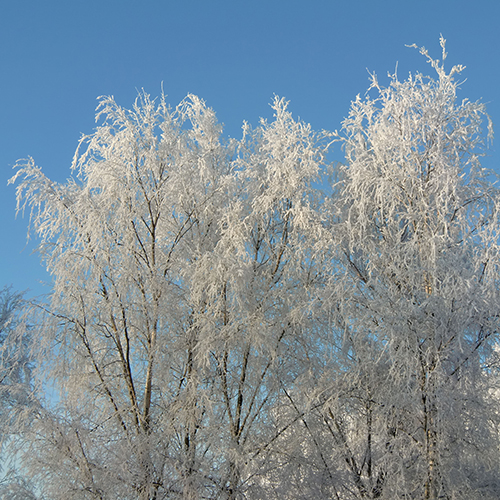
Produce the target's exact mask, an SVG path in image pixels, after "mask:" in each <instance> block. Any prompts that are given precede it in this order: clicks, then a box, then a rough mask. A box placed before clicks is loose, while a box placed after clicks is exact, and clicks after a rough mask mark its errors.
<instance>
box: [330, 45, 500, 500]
mask: <svg viewBox="0 0 500 500" xmlns="http://www.w3.org/2000/svg"><path fill="white" fill-rule="evenodd" d="M441 46H442V49H443V53H442V61H438V60H435V59H432V58H431V57H430V56H429V55H428V53H427V51H426V50H425V49H422V50H421V52H422V54H423V55H424V56H425V57H426V58H427V60H428V62H429V64H430V66H431V68H432V70H433V71H434V72H435V73H436V74H437V78H436V79H434V78H431V77H425V76H423V75H422V74H416V75H410V76H409V78H408V79H407V80H405V81H403V82H401V81H399V79H398V77H397V75H393V76H392V78H391V82H390V85H389V87H382V86H381V85H380V84H379V82H378V80H377V78H376V77H375V76H373V77H372V84H371V87H370V93H369V94H368V97H367V98H366V99H361V98H359V97H358V98H357V99H356V100H355V101H354V102H353V103H352V107H351V111H350V114H349V116H348V117H347V118H346V120H345V121H344V124H343V131H344V134H345V136H344V137H345V143H344V147H345V153H346V162H345V163H344V164H343V165H341V166H340V172H339V175H340V177H341V184H340V186H339V193H340V196H339V201H338V203H337V204H335V206H334V208H333V212H334V213H335V215H336V217H338V219H337V221H339V222H338V223H336V221H335V220H332V219H330V220H331V221H332V227H333V228H334V231H335V232H336V233H337V236H338V239H337V241H338V245H339V248H340V249H341V255H339V260H338V263H337V264H336V271H337V273H336V276H337V277H338V278H341V279H338V281H337V282H336V283H334V284H333V285H332V296H333V297H334V301H333V304H334V307H335V313H336V318H337V324H336V326H337V328H338V329H339V334H341V335H342V341H341V343H342V349H340V350H339V355H338V357H337V360H336V361H340V362H341V363H340V364H339V365H338V368H336V372H335V373H334V374H332V375H331V376H333V377H334V378H335V382H334V384H333V385H332V392H331V394H328V391H327V392H325V393H323V395H322V396H323V397H325V398H326V399H325V406H324V407H323V409H322V414H321V416H322V419H323V422H324V425H325V427H326V429H325V432H326V433H327V434H330V436H331V439H332V440H333V442H334V443H335V446H336V447H337V449H339V450H340V451H339V454H340V456H343V462H344V465H345V466H346V474H347V477H348V478H349V481H348V483H350V491H351V494H352V496H353V497H355V498H403V497H404V498H422V499H426V500H428V499H436V498H450V499H451V498H485V497H488V498H496V497H497V496H498V492H499V489H498V488H499V484H498V480H497V478H498V477H499V476H498V462H497V458H496V456H497V455H496V454H497V451H498V434H497V429H498V427H496V426H497V422H496V420H497V418H498V401H494V400H492V398H491V393H490V392H489V388H490V387H491V384H492V380H493V379H490V378H489V374H488V369H487V366H488V359H489V357H490V356H491V352H492V351H491V348H492V346H493V345H494V344H495V342H497V341H498V328H499V324H498V314H497V311H498V299H499V296H498V272H499V260H498V256H499V246H498V234H499V233H498V230H499V226H498V223H499V220H498V215H499V195H498V189H497V188H496V187H495V186H494V184H492V182H491V179H492V178H493V177H494V176H493V174H492V173H491V172H488V171H486V170H485V169H483V168H482V167H481V164H480V157H481V155H482V154H483V151H484V150H483V149H482V147H483V146H484V139H485V134H484V133H483V132H482V129H481V122H482V119H483V118H485V119H486V123H487V130H488V138H490V139H491V137H492V129H491V123H490V121H489V117H488V116H487V115H486V113H485V107H484V105H483V104H482V103H480V102H469V101H467V100H464V101H462V102H459V101H458V100H457V96H456V94H457V89H458V83H457V81H456V78H457V76H458V75H459V74H460V72H461V71H462V70H463V68H462V67H461V66H455V67H453V68H452V69H451V70H450V71H449V72H447V71H446V70H445V68H444V61H445V59H446V53H445V41H444V40H443V39H441ZM373 93H375V97H374V98H372V97H370V96H371V94H373ZM334 237H335V235H333V236H332V238H334ZM339 271H341V274H340V275H339V274H338V272H339ZM479 471H481V472H479Z"/></svg>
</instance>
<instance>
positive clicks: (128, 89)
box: [0, 0, 500, 294]
mask: <svg viewBox="0 0 500 500" xmlns="http://www.w3.org/2000/svg"><path fill="white" fill-rule="evenodd" d="M499 24H500V1H499V0H474V1H471V0H419V1H410V0H389V1H384V0H378V1H375V0H343V1H340V0H338V1H336V0H329V1H326V0H307V1H305V0H303V1H294V0H274V1H273V0H266V1H263V0H252V1H241V0H155V1H153V0H140V1H139V0H58V1H53V0H43V1H42V0H15V1H14V0H10V1H8V0H7V1H4V2H2V6H1V8H0V40H1V41H0V70H1V78H0V99H1V113H0V173H1V177H2V179H3V180H1V182H0V203H1V210H2V218H1V222H0V223H1V236H2V237H1V239H0V258H1V268H0V287H2V286H3V285H6V284H12V285H13V286H14V288H16V289H18V290H22V289H26V288H30V289H31V290H32V294H35V293H36V294H38V293H42V292H43V291H44V289H43V288H42V287H41V286H40V285H39V284H38V282H39V281H40V280H47V279H48V277H47V275H46V274H45V272H44V269H43V268H42V267H41V266H40V264H39V262H38V257H37V256H36V255H32V254H31V250H32V248H33V245H32V244H30V245H28V246H26V227H27V219H26V218H24V219H23V218H21V217H18V218H17V219H15V217H14V212H15V189H14V188H13V186H7V180H8V178H9V177H10V176H11V175H12V174H13V171H12V166H13V165H14V163H15V162H16V160H17V159H18V158H23V157H26V156H32V157H33V158H34V159H35V161H36V163H37V164H38V165H40V166H41V167H42V168H43V170H44V171H45V173H46V174H47V175H48V176H49V177H51V178H52V179H54V180H58V181H64V180H65V179H66V178H67V177H68V176H69V175H70V171H69V167H70V165H71V160H72V157H73V153H74V151H75V148H76V146H77V142H78V139H79V137H80V135H81V134H82V133H90V132H92V130H93V128H94V127H95V122H94V111H95V107H96V98H97V97H98V96H100V95H114V97H115V98H116V100H117V101H118V103H119V104H121V105H123V106H127V107H129V106H131V105H132V103H133V101H134V99H135V97H136V95H137V90H139V89H142V88H144V90H146V91H147V92H148V93H150V94H151V95H158V94H159V93H161V85H162V82H163V88H164V91H165V93H166V94H167V95H168V101H169V102H170V103H171V104H172V105H176V104H177V103H178V102H179V101H180V100H181V99H182V98H183V97H184V96H185V95H186V94H187V93H194V94H197V95H199V96H200V97H202V98H203V99H204V100H205V101H206V102H207V103H208V105H209V106H211V107H212V108H214V110H215V111H216V113H217V115H218V118H219V120H220V121H221V122H223V123H224V124H225V130H226V134H227V135H230V136H233V137H239V136H240V130H241V129H240V127H241V124H242V121H243V120H247V121H249V122H250V123H252V124H256V123H257V121H258V119H259V117H260V116H263V117H267V118H270V117H271V112H270V108H269V106H268V103H269V102H270V101H271V99H272V97H273V95H274V94H277V95H280V96H284V97H286V98H287V99H289V100H290V101H291V102H290V109H291V111H292V112H293V114H294V115H295V116H300V118H302V119H303V120H305V121H307V122H309V123H311V125H312V126H313V128H315V129H322V128H325V129H332V130H333V129H338V128H340V124H341V121H342V119H343V118H344V116H346V114H347V112H348V109H349V105H350V101H351V100H352V99H354V98H355V96H356V94H358V93H361V94H362V93H364V92H365V90H366V88H367V86H368V73H367V69H368V70H370V71H374V72H376V73H377V74H378V75H379V76H380V77H385V75H386V74H387V72H388V71H393V70H394V69H395V67H396V63H398V74H399V76H400V78H401V79H403V78H405V77H406V76H407V75H408V72H409V71H412V72H416V71H421V72H424V73H430V68H429V66H428V65H427V64H426V63H425V60H424V58H423V57H422V56H420V55H419V54H418V52H417V51H416V50H414V49H410V48H407V47H405V44H413V43H416V44H417V45H419V46H422V45H424V46H425V47H427V48H428V49H429V51H430V52H431V54H433V55H434V56H435V57H440V47H439V34H440V33H442V34H443V36H444V37H445V38H446V39H447V50H448V53H449V58H448V61H449V65H450V66H451V65H453V64H464V65H466V66H467V69H466V70H465V72H464V73H463V76H464V78H466V79H467V81H466V82H465V83H464V84H463V85H462V95H461V97H467V98H469V99H471V100H476V99H482V100H483V101H484V102H486V103H487V105H488V111H489V113H490V115H491V117H492V118H493V121H494V123H497V124H500V64H499V63H500V28H499ZM381 80H382V82H387V80H386V79H384V78H381ZM497 150H498V147H497V145H496V143H495V142H494V143H493V147H492V149H491V151H490V155H491V156H490V158H488V159H487V162H486V164H487V166H488V167H490V168H497V167H498V165H499V160H500V158H499V155H498V153H497V152H496V151H497ZM337 154H338V159H339V160H340V159H341V158H342V156H341V152H340V151H338V152H337ZM498 170H499V171H500V169H498Z"/></svg>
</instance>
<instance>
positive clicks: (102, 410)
mask: <svg viewBox="0 0 500 500" xmlns="http://www.w3.org/2000/svg"><path fill="white" fill-rule="evenodd" d="M441 45H442V49H443V56H442V61H441V62H440V61H438V60H435V59H433V58H431V57H430V56H429V55H428V54H427V52H426V51H425V50H424V49H422V53H423V54H424V56H425V57H426V58H427V60H428V62H429V63H430V66H431V67H432V69H433V71H434V72H435V73H436V76H435V77H434V78H432V77H427V76H423V75H422V74H419V73H417V74H416V75H410V76H409V77H408V79H406V80H404V81H402V82H401V81H400V80H399V79H398V77H397V75H393V76H392V77H391V79H390V83H389V85H388V86H387V87H384V86H382V85H381V84H380V83H379V81H378V79H377V78H376V77H375V76H372V83H371V86H370V88H369V91H368V92H367V94H366V96H365V97H364V98H361V97H359V96H358V97H357V98H356V99H355V100H354V101H353V103H352V105H351V110H350V113H349V115H348V117H347V118H346V119H345V121H344V122H343V124H342V128H341V130H340V132H338V133H337V132H334V133H332V132H326V131H321V132H315V131H314V130H313V129H312V128H311V126H310V125H308V124H306V123H304V122H302V121H300V120H296V119H294V118H293V117H292V115H291V113H290V112H289V111H288V103H287V102H286V101H285V100H284V99H280V98H278V97H276V98H275V99H274V101H273V104H272V108H273V111H274V117H273V120H272V121H271V122H268V121H266V120H261V122H260V124H259V125H258V126H257V127H255V128H252V127H250V126H249V125H248V124H246V123H245V124H244V126H243V136H242V138H241V139H240V140H236V139H224V137H223V135H222V131H223V129H222V126H221V125H220V124H219V123H218V122H217V119H216V117H215V113H214V112H213V111H212V110H211V109H210V108H209V107H207V105H206V104H205V103H204V102H203V101H202V100H201V99H199V98H198V97H196V96H193V95H189V96H188V97H186V99H184V100H183V101H182V102H181V103H180V104H179V105H178V106H177V107H175V108H173V109H172V108H170V107H169V106H168V105H167V103H166V100H165V97H164V96H161V97H160V98H159V99H156V100H155V99H151V98H150V97H149V96H148V95H147V94H145V93H141V94H140V95H139V97H138V99H137V101H136V102H135V104H134V106H133V108H132V109H130V110H128V109H125V108H122V107H121V106H119V105H118V104H117V103H116V102H115V100H114V99H113V98H111V97H103V98H101V99H100V101H99V108H98V113H97V117H96V120H97V123H98V125H97V127H96V129H95V132H94V133H93V134H91V135H89V136H85V137H83V138H82V140H81V141H80V144H79V147H78V149H77V152H76V154H75V158H74V161H73V165H72V177H71V178H70V179H69V180H68V181H67V182H65V183H56V182H53V181H51V180H50V179H48V178H47V177H46V176H45V175H44V173H43V172H42V170H41V169H40V168H39V167H38V166H36V164H35V162H34V160H32V159H28V160H20V161H19V162H18V164H17V171H16V174H15V175H14V177H13V178H12V179H11V182H13V183H17V200H18V211H25V210H28V211H29V214H30V231H31V232H32V233H33V234H35V235H36V236H37V237H38V238H39V240H40V246H39V252H40V256H41V258H42V261H43V262H44V264H45V265H46V266H47V269H48V271H49V272H50V274H51V276H52V280H53V281H52V291H51V294H50V296H49V299H48V301H47V303H42V302H38V303H33V304H32V306H31V308H30V309H28V311H27V313H26V317H27V318H28V320H29V324H30V325H31V327H30V330H29V335H28V336H26V335H25V336H24V337H22V338H25V339H26V338H28V339H29V344H28V345H27V349H30V351H29V356H27V358H26V359H25V360H24V361H23V363H24V364H22V363H21V365H22V366H28V364H29V366H30V379H29V386H30V388H31V390H30V392H29V395H28V396H27V397H29V404H27V403H26V404H23V405H11V406H10V407H9V408H8V409H6V410H2V411H5V412H6V414H8V415H9V416H10V418H12V421H13V422H15V425H13V427H12V429H11V430H10V434H11V436H12V438H11V440H12V449H13V450H14V451H13V453H15V454H16V457H17V459H18V461H19V467H20V471H21V472H22V474H24V477H25V478H29V479H30V480H32V481H33V483H34V484H36V487H35V488H34V489H33V492H32V493H33V495H34V497H35V496H39V497H40V498H50V499H58V498H60V499H71V498H74V499H118V498H119V499H140V500H146V499H157V500H160V499H167V498H169V499H170V498H172V499H174V498H179V499H180V498H182V499H193V500H194V499H201V498H207V499H216V498H217V499H223V498H227V499H239V498H248V499H251V498H255V499H265V498H268V499H274V498H276V499H282V498H290V499H292V498H293V499H298V498H304V499H310V498H314V497H316V498H335V499H339V500H340V499H342V500H344V499H346V500H347V499H375V498H380V499H395V498H401V499H403V498H404V499H409V498H412V499H426V500H427V499H437V498H448V499H452V498H453V499H455V498H464V499H473V498H478V499H479V498H491V499H493V498H498V496H499V495H500V481H499V479H498V478H499V477H500V474H499V472H500V471H499V463H500V461H499V458H500V454H499V444H500V443H499V421H498V419H499V411H498V410H499V399H498V395H499V392H498V387H497V385H498V373H497V371H498V361H497V354H498V353H497V349H496V346H497V342H498V327H499V318H498V312H497V311H498V310H499V305H500V303H499V282H498V276H499V274H498V272H499V264H500V263H499V246H498V245H499V240H498V234H499V233H498V232H499V229H500V221H499V207H500V204H499V201H500V200H499V192H498V188H497V187H496V184H495V181H494V174H493V173H492V172H489V171H486V170H485V169H483V168H482V167H481V163H480V158H481V156H482V155H483V154H484V147H485V140H486V138H487V136H486V135H485V133H483V131H482V128H481V127H482V122H483V121H484V120H486V123H487V129H488V134H489V135H488V136H489V137H492V128H491V124H490V122H489V118H488V116H487V114H486V111H485V107H484V105H483V104H482V103H480V102H469V101H467V100H464V101H462V102H459V101H458V100H457V95H456V94H457V89H458V83H457V81H456V75H457V74H459V73H460V72H461V71H462V70H463V68H462V67H453V68H452V69H451V70H450V71H449V72H447V71H446V70H445V67H444V62H445V59H446V53H445V51H444V49H445V45H444V40H441ZM336 144H341V145H342V147H343V148H344V152H345V161H344V162H342V163H338V164H330V163H329V161H328V152H329V151H330V150H331V149H332V147H333V145H336ZM19 331H25V330H22V328H21V329H20V330H19ZM19 335H21V334H18V335H11V336H10V337H12V338H13V339H14V340H12V342H14V341H16V340H15V339H19V338H20V337H19ZM17 341H18V340H17ZM9 345H12V343H9V342H8V341H6V342H4V345H3V349H4V351H5V349H7V348H8V346H9ZM5 352H7V351H5ZM2 359H6V358H5V357H4V358H2ZM23 359H24V358H23ZM21 365H19V366H21ZM31 370H32V371H31ZM31 374H32V377H31ZM48 387H50V388H51V390H50V391H48ZM7 390H8V384H4V383H2V391H3V392H4V393H5V391H7ZM21 406H22V408H21ZM20 415H22V418H21V417H20ZM19 481H22V479H19ZM18 484H19V485H20V486H19V488H21V487H24V486H23V485H24V483H22V484H21V482H18ZM10 487H11V491H20V490H19V489H17V490H16V489H15V488H14V487H13V486H12V485H11V486H10ZM6 491H7V490H6ZM13 495H14V493H12V495H11V496H12V498H15V496H13Z"/></svg>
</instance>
